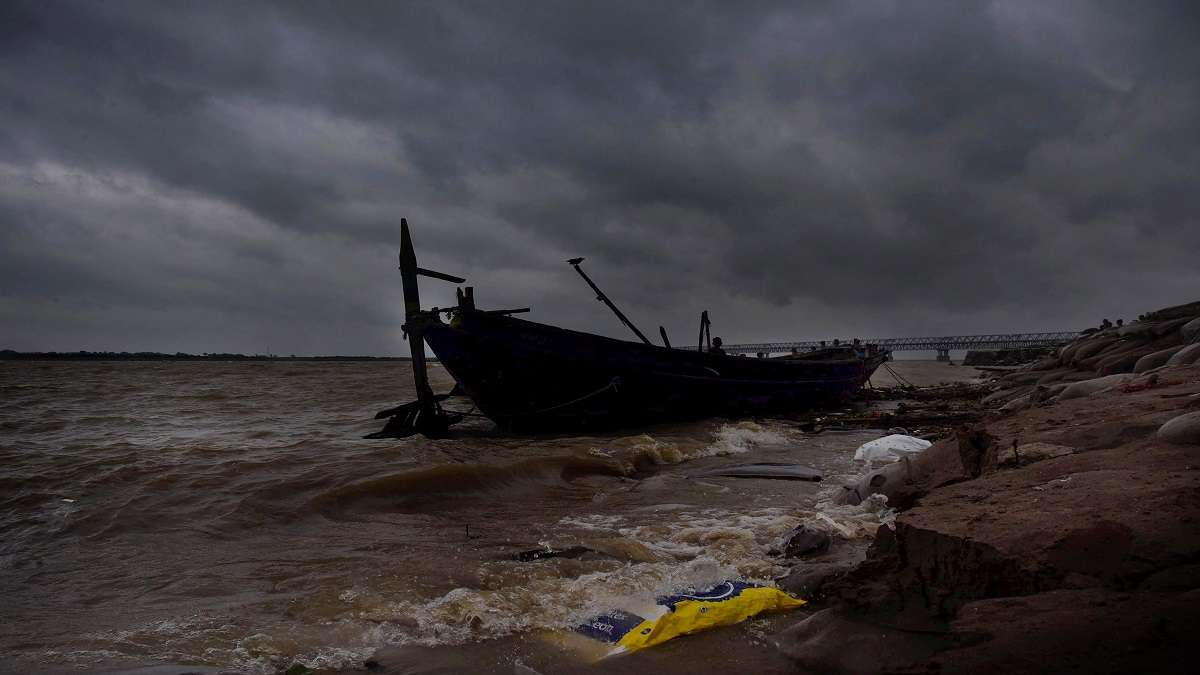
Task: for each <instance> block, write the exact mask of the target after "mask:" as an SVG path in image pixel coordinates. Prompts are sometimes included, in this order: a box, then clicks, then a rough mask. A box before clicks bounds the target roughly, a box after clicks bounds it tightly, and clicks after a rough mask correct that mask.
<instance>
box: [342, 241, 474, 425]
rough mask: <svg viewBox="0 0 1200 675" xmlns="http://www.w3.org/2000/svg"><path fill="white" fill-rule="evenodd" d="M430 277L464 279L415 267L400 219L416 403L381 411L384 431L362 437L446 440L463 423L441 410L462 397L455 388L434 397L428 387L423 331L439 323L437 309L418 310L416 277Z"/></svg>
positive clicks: (406, 328)
mask: <svg viewBox="0 0 1200 675" xmlns="http://www.w3.org/2000/svg"><path fill="white" fill-rule="evenodd" d="M418 275H420V276H426V277H432V278H434V279H441V280H443V281H449V282H451V283H455V284H461V283H465V282H466V279H463V278H462V277H456V276H454V275H452V274H445V273H443V272H436V271H434V270H427V269H423V268H421V267H417V254H416V250H415V249H414V248H413V243H412V235H410V234H409V231H408V219H407V218H401V219H400V281H401V283H402V284H403V285H404V326H403V327H402V330H403V331H404V332H405V334H406V335H407V336H408V346H409V349H410V350H411V353H412V371H413V384H414V385H415V387H416V390H417V400H415V401H411V402H409V403H405V404H402V405H398V406H396V407H394V408H388V409H386V410H381V411H379V412H378V413H377V414H376V415H375V419H383V418H385V417H386V418H388V421H387V424H385V425H384V427H383V429H380V430H379V431H377V432H375V433H373V434H368V435H366V436H364V438H407V437H408V436H412V435H414V434H421V435H423V436H425V437H426V438H445V437H446V435H447V434H448V432H449V429H450V425H452V424H455V423H456V422H460V421H462V418H463V416H462V415H460V414H457V413H448V412H446V411H445V410H443V409H442V401H445V400H446V399H448V398H450V397H452V396H459V395H461V393H462V391H461V390H460V389H459V387H458V385H455V386H454V388H453V389H451V390H450V391H449V392H447V393H445V394H434V393H433V389H432V388H431V387H430V386H429V374H428V372H427V371H426V369H425V328H426V327H427V326H428V325H429V324H430V323H431V322H434V321H439V320H440V319H439V318H438V310H436V309H434V310H430V311H424V310H422V309H421V296H420V292H419V291H418V289H417V276H418Z"/></svg>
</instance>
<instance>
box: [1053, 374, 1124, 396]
mask: <svg viewBox="0 0 1200 675" xmlns="http://www.w3.org/2000/svg"><path fill="white" fill-rule="evenodd" d="M1131 379H1133V375H1129V374H1126V373H1122V374H1119V375H1109V376H1107V377H1097V378H1094V379H1091V380H1084V381H1082V382H1074V383H1072V384H1069V385H1067V388H1066V389H1063V390H1062V393H1060V394H1059V395H1058V400H1060V401H1069V400H1071V399H1073V398H1083V397H1084V396H1091V395H1092V394H1095V393H1097V392H1100V391H1104V390H1105V389H1111V388H1113V387H1119V386H1121V385H1122V384H1125V383H1126V382H1128V381H1129V380H1131Z"/></svg>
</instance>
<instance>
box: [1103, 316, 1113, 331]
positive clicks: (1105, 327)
mask: <svg viewBox="0 0 1200 675" xmlns="http://www.w3.org/2000/svg"><path fill="white" fill-rule="evenodd" d="M1112 327H1113V326H1112V322H1111V321H1109V320H1108V319H1105V320H1103V321H1101V322H1100V330H1108V329H1109V328H1112Z"/></svg>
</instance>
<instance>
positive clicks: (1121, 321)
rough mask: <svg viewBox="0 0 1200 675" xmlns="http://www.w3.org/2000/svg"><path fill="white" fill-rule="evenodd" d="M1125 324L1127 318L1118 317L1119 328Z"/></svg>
mask: <svg viewBox="0 0 1200 675" xmlns="http://www.w3.org/2000/svg"><path fill="white" fill-rule="evenodd" d="M1124 325H1125V319H1117V328H1120V327H1121V326H1124Z"/></svg>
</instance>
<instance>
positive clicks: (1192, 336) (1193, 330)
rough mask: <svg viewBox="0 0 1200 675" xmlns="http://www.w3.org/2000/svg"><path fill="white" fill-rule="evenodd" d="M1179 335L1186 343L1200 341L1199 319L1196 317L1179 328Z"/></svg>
mask: <svg viewBox="0 0 1200 675" xmlns="http://www.w3.org/2000/svg"><path fill="white" fill-rule="evenodd" d="M1179 334H1180V335H1182V336H1183V339H1184V341H1186V342H1197V341H1200V317H1196V318H1195V319H1192V320H1191V321H1188V322H1187V323H1185V324H1183V325H1182V326H1180V327H1179Z"/></svg>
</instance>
